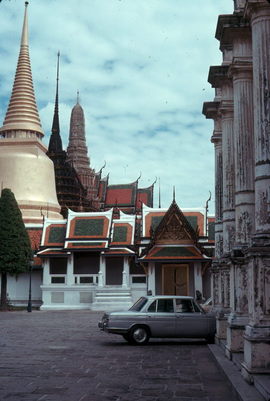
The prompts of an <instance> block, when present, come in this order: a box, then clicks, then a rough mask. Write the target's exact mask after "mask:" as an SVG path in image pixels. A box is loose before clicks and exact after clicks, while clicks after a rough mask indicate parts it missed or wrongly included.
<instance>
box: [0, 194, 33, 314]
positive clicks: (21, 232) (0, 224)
mask: <svg viewBox="0 0 270 401" xmlns="http://www.w3.org/2000/svg"><path fill="white" fill-rule="evenodd" d="M32 258H33V252H32V250H31V244H30V239H29V236H28V234H27V231H26V229H25V225H24V222H23V219H22V214H21V211H20V209H19V207H18V204H17V201H16V199H15V196H14V194H13V192H12V191H11V190H10V189H8V188H5V189H3V190H2V192H1V198H0V273H1V302H0V305H1V307H2V308H5V307H6V306H7V275H8V274H10V275H18V274H20V273H23V272H25V271H28V270H29V267H30V261H31V260H32Z"/></svg>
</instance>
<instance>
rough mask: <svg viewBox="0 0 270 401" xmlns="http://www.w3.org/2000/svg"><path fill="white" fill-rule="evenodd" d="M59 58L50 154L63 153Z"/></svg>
mask: <svg viewBox="0 0 270 401" xmlns="http://www.w3.org/2000/svg"><path fill="white" fill-rule="evenodd" d="M59 56H60V53H59V52H58V55H57V75H56V94H55V105H54V115H53V123H52V134H51V137H50V142H49V148H48V151H49V153H58V152H62V151H63V147H62V139H61V136H60V124H59V111H58V82H59Z"/></svg>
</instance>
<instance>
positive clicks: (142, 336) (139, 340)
mask: <svg viewBox="0 0 270 401" xmlns="http://www.w3.org/2000/svg"><path fill="white" fill-rule="evenodd" d="M149 337H150V335H149V330H148V329H147V328H146V327H144V326H136V327H133V329H131V332H130V334H129V341H130V342H132V343H133V344H137V345H144V344H147V343H148V341H149Z"/></svg>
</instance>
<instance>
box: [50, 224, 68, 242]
mask: <svg viewBox="0 0 270 401" xmlns="http://www.w3.org/2000/svg"><path fill="white" fill-rule="evenodd" d="M65 238H66V226H63V227H50V232H49V238H48V243H49V244H63V243H64V241H65Z"/></svg>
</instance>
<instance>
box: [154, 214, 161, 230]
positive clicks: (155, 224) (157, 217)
mask: <svg viewBox="0 0 270 401" xmlns="http://www.w3.org/2000/svg"><path fill="white" fill-rule="evenodd" d="M163 217H164V216H153V217H152V219H151V227H152V228H153V230H155V229H156V228H157V226H158V225H159V223H160V222H161V220H162V219H163Z"/></svg>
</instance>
